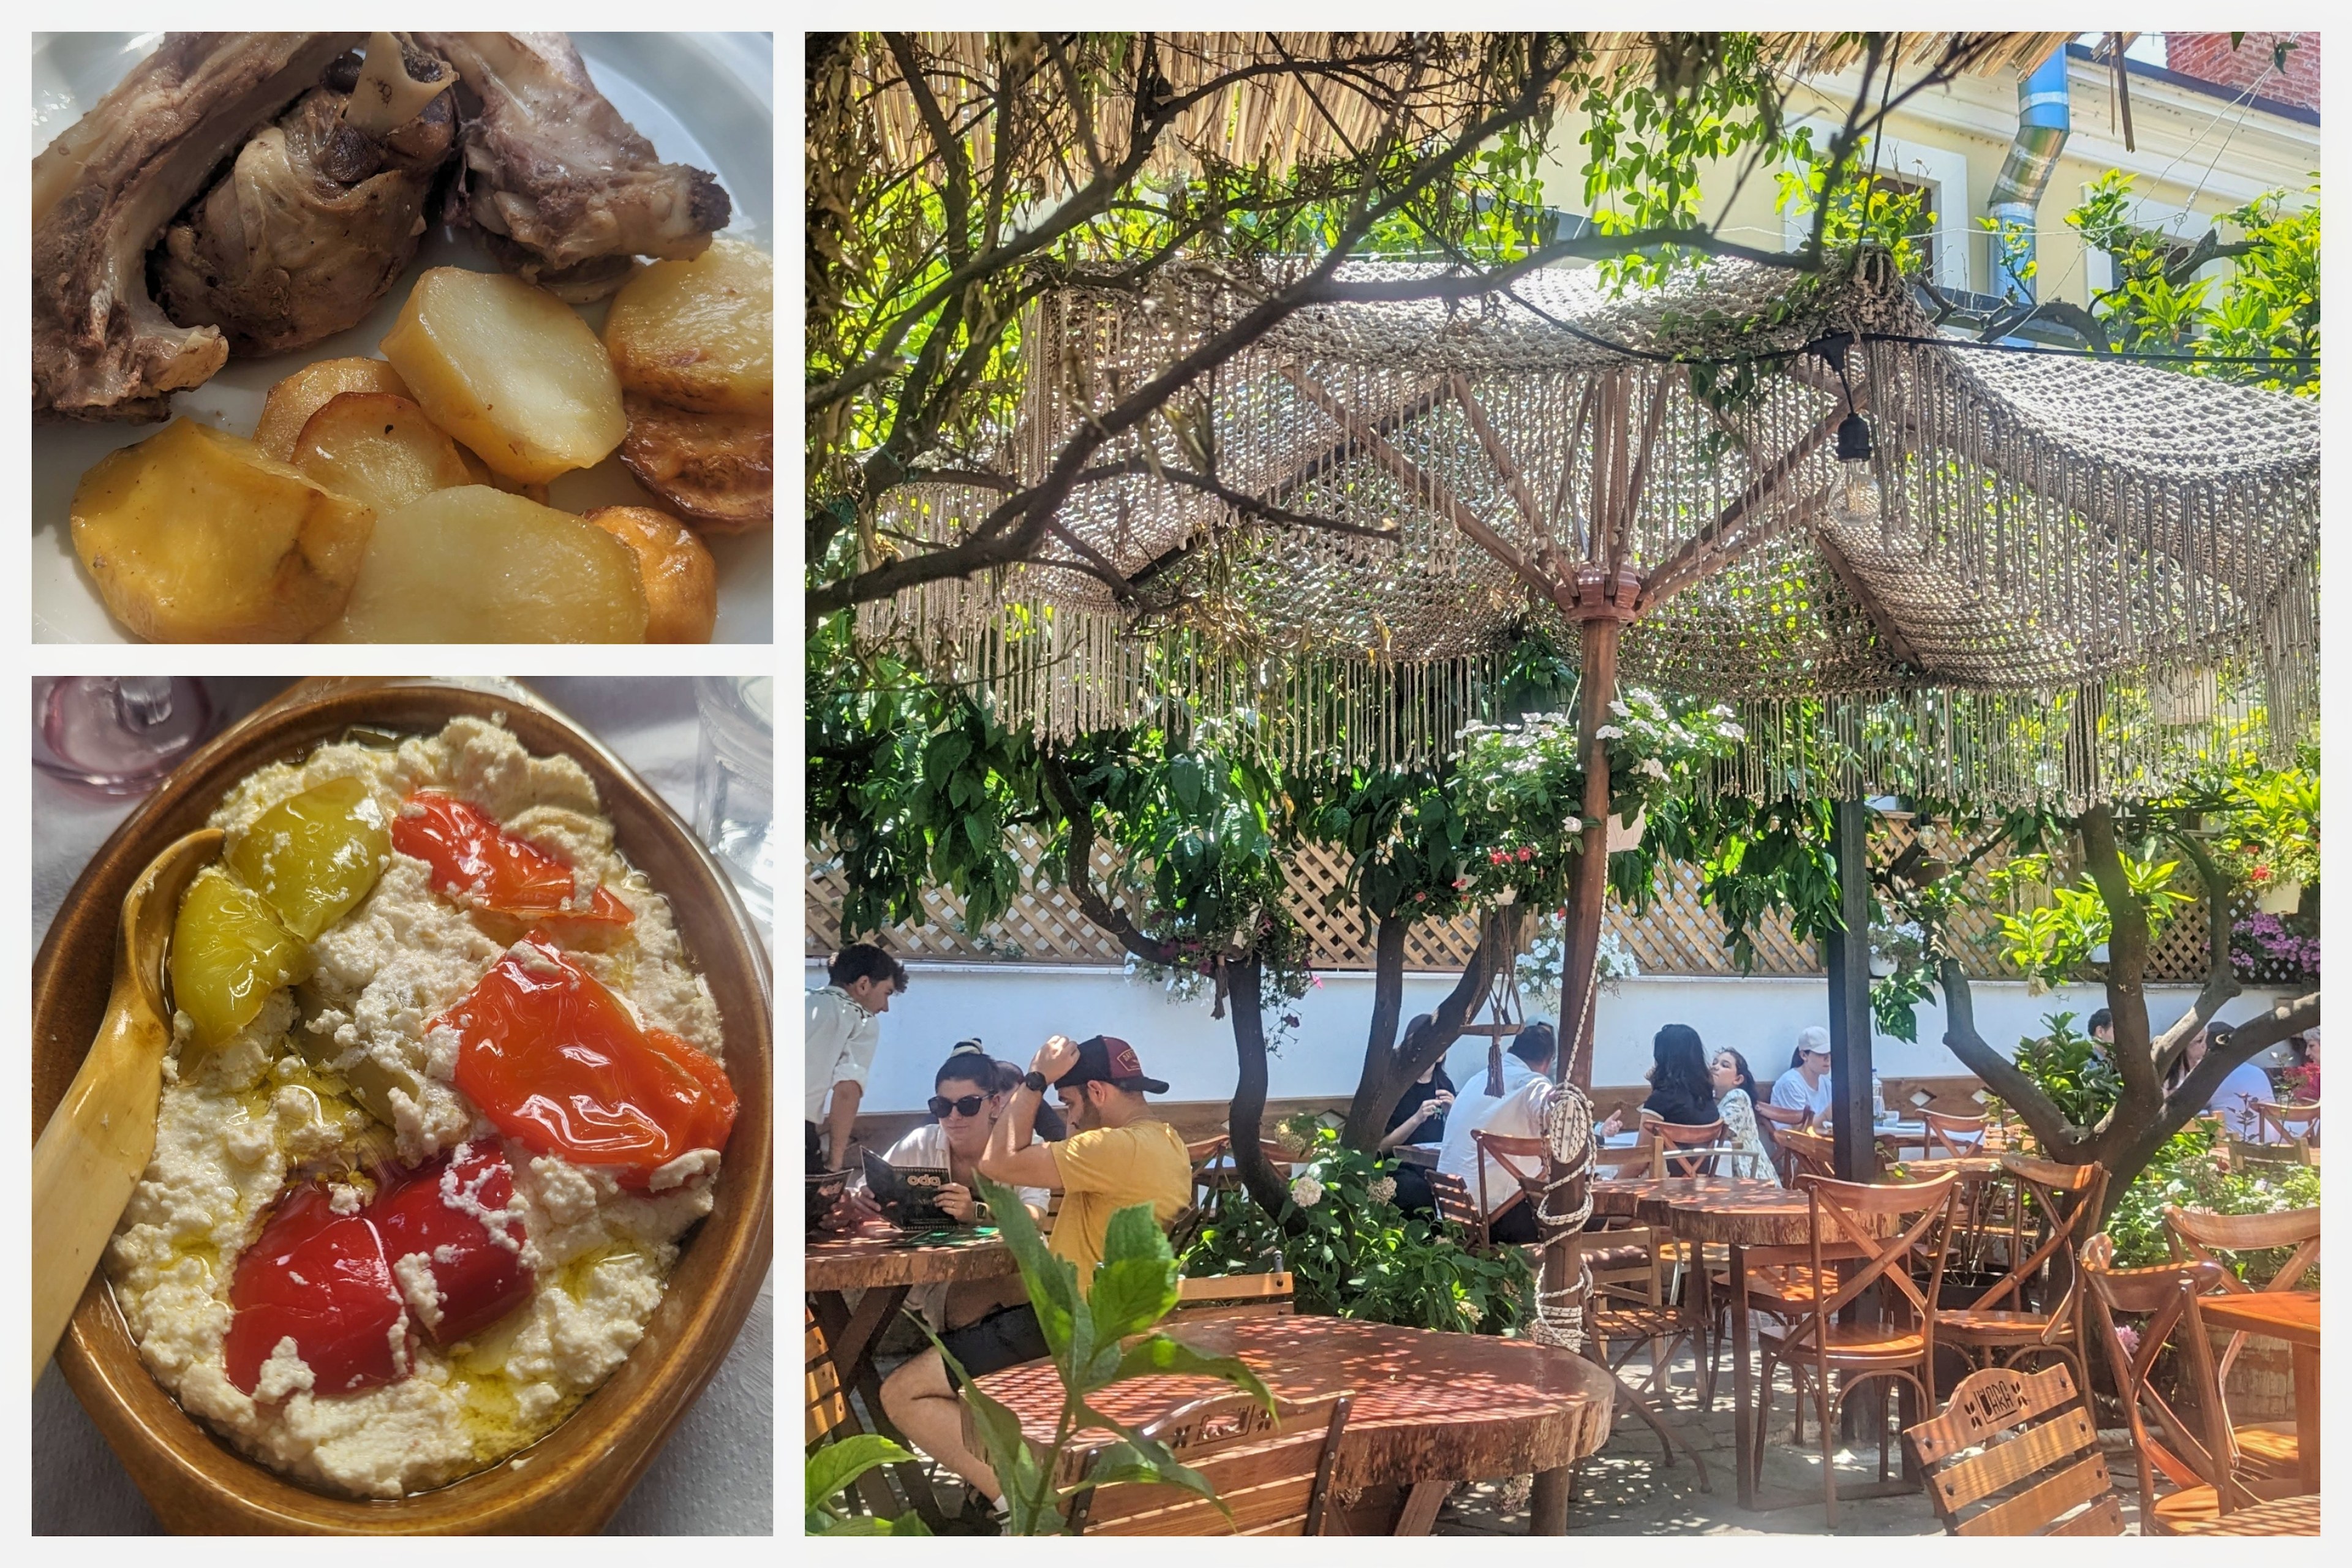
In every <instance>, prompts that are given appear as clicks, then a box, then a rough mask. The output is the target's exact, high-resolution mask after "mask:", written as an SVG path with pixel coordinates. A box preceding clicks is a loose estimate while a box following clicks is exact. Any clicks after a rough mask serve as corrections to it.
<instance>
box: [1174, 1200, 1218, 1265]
mask: <svg viewBox="0 0 2352 1568" xmlns="http://www.w3.org/2000/svg"><path fill="white" fill-rule="evenodd" d="M1199 1195H1200V1194H1197V1193H1195V1194H1193V1196H1194V1197H1196V1198H1197V1197H1198V1196H1199ZM1208 1218H1209V1211H1208V1210H1207V1209H1205V1208H1203V1207H1202V1205H1200V1204H1198V1203H1189V1204H1186V1205H1184V1206H1183V1207H1182V1208H1181V1209H1178V1210H1177V1211H1176V1212H1175V1213H1174V1214H1172V1215H1169V1216H1168V1249H1169V1250H1170V1251H1171V1252H1173V1253H1174V1254H1175V1255H1176V1256H1177V1257H1179V1258H1181V1257H1183V1256H1184V1254H1185V1253H1186V1252H1187V1251H1188V1250H1190V1249H1191V1247H1192V1244H1193V1243H1194V1242H1196V1241H1198V1240H1200V1239H1201V1227H1202V1226H1203V1225H1205V1224H1207V1223H1208Z"/></svg>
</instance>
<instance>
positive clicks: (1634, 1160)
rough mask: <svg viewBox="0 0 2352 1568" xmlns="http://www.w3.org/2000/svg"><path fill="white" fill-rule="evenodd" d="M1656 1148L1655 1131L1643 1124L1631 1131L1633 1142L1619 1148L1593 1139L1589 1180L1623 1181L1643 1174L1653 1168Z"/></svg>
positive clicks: (1655, 1162) (1637, 1177)
mask: <svg viewBox="0 0 2352 1568" xmlns="http://www.w3.org/2000/svg"><path fill="white" fill-rule="evenodd" d="M1657 1149H1658V1138H1657V1134H1656V1133H1655V1132H1654V1131H1652V1130H1651V1129H1650V1128H1649V1127H1647V1126H1644V1127H1643V1128H1642V1129H1641V1130H1640V1131H1637V1132H1635V1133H1634V1135H1633V1142H1631V1143H1630V1144H1628V1145H1626V1146H1625V1147H1624V1148H1622V1149H1610V1148H1605V1147H1603V1146H1602V1145H1601V1142H1600V1141H1599V1140H1598V1139H1595V1140H1594V1141H1593V1145H1592V1177H1593V1180H1595V1181H1600V1182H1611V1181H1625V1180H1629V1179H1639V1178H1641V1177H1643V1176H1647V1175H1649V1174H1651V1173H1652V1172H1653V1171H1654V1169H1655V1168H1656V1164H1657Z"/></svg>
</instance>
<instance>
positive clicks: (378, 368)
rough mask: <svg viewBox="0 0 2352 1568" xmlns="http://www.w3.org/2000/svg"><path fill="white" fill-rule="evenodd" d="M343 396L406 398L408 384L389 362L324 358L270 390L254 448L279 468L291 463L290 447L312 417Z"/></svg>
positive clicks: (291, 453)
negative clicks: (373, 394)
mask: <svg viewBox="0 0 2352 1568" xmlns="http://www.w3.org/2000/svg"><path fill="white" fill-rule="evenodd" d="M346 392H383V393H389V394H390V395H393V396H394V397H406V396H407V395H408V384H407V383H406V382H404V381H403V380H401V379H400V373H399V372H398V371H396V370H394V369H393V368H392V364H391V362H389V361H387V360H380V359H322V360H320V362H319V363H316V364H306V365H304V366H303V367H302V368H301V369H300V370H298V371H296V372H295V373H294V374H292V375H289V376H288V377H287V378H286V379H285V380H283V381H281V382H279V383H278V384H277V385H275V386H273V387H271V388H270V389H269V395H268V397H267V398H266V399H264V400H263V402H262V405H261V423H260V424H258V425H257V426H254V429H253V444H254V445H255V446H257V447H260V448H261V449H262V450H263V451H265V452H267V453H268V454H269V455H270V456H271V457H273V458H277V459H278V461H279V462H281V463H290V462H292V461H293V460H294V443H295V442H296V441H298V440H299V439H300V438H301V436H302V426H305V425H307V424H309V423H310V416H312V415H313V414H316V413H317V412H319V410H320V409H321V408H324V407H325V406H326V405H328V404H329V403H330V402H331V401H332V400H333V399H335V398H337V397H340V396H341V395H343V394H344V393H346Z"/></svg>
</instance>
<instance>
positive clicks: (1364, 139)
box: [866, 32, 2136, 185]
mask: <svg viewBox="0 0 2352 1568" xmlns="http://www.w3.org/2000/svg"><path fill="white" fill-rule="evenodd" d="M2074 36H2075V35H2074V34H2072V33H1897V34H1895V35H1893V36H1892V37H1890V38H1889V39H1888V40H1887V43H1886V45H1885V63H1886V64H1888V65H1892V66H1896V67H1911V68H1928V67H1931V66H1937V65H1943V64H1948V63H1952V62H1958V63H1959V64H1960V65H1961V66H1962V67H1963V68H1964V69H1965V70H1966V71H1968V72H1969V73H1971V74H1978V75H1990V74H1994V73H1996V72H2001V71H2019V72H2021V71H2026V70H2030V69H2032V68H2033V67H2034V66H2036V65H2038V64H2040V63H2041V62H2042V59H2044V58H2047V57H2048V55H2049V53H2050V51H2051V50H2053V49H2055V48H2061V47H2064V46H2065V45H2066V44H2067V43H2068V42H2069V41H2071V40H2072V39H2073V38H2074ZM2134 36H2136V35H2130V34H2126V35H2125V37H2126V40H2128V39H2129V38H2130V37H2134ZM1146 37H1149V39H1150V45H1151V47H1152V49H1153V59H1154V62H1155V63H1156V65H1157V66H1158V68H1159V71H1160V78H1161V79H1163V80H1164V82H1165V87H1166V91H1167V93H1168V94H1170V95H1171V96H1181V95H1184V94H1188V93H1191V92H1192V91H1195V90H1196V89H1199V88H1201V87H1202V86H1204V85H1205V84H1207V83H1210V82H1213V81H1214V80H1216V79H1218V78H1220V77H1223V76H1226V75H1229V74H1232V73H1235V72H1242V73H1253V74H1244V75H1243V76H1242V77H1241V78H1240V79H1236V80H1235V81H1234V82H1233V83H1232V84H1231V85H1230V86H1229V87H1228V88H1226V89H1224V90H1223V91H1220V92H1217V93H1215V94H1213V95H1211V96H1209V97H1207V98H1205V99H1203V100H1202V101H1201V102H1200V103H1199V104H1197V105H1195V106H1193V107H1192V109H1191V110H1188V111H1186V112H1185V113H1184V114H1183V115H1182V116H1181V117H1180V118H1179V119H1178V121H1176V123H1175V124H1174V125H1173V126H1171V128H1170V133H1169V134H1167V135H1165V136H1163V137H1162V138H1161V140H1160V145H1159V146H1158V148H1157V149H1155V151H1154V153H1153V154H1152V157H1151V159H1150V163H1149V164H1148V165H1147V167H1148V168H1149V169H1150V171H1152V172H1154V173H1160V174H1189V173H1192V172H1194V171H1195V170H1196V169H1198V168H1199V167H1200V166H1201V164H1202V162H1203V161H1204V160H1212V159H1213V160H1216V161H1219V162H1223V163H1234V164H1240V165H1248V166H1253V167H1258V168H1263V169H1265V170H1266V171H1267V172H1269V173H1273V174H1280V173H1281V172H1283V171H1285V170H1286V169H1288V168H1289V167H1291V165H1293V164H1294V163H1315V162H1318V161H1321V160H1325V159H1329V158H1334V157H1345V156H1349V155H1352V154H1353V153H1356V152H1358V151H1360V149H1362V148H1365V147H1369V146H1372V145H1375V144H1377V143H1378V142H1379V141H1380V139H1381V134H1382V132H1384V131H1386V130H1387V129H1389V121H1390V115H1391V110H1392V109H1393V108H1394V107H1395V106H1396V104H1397V102H1398V101H1399V100H1400V99H1402V100H1403V102H1404V104H1405V107H1406V109H1407V110H1408V112H1409V113H1410V115H1411V120H1410V121H1408V122H1407V124H1406V125H1405V126H1404V128H1403V129H1404V130H1405V131H1406V132H1407V133H1408V134H1407V139H1408V140H1412V139H1414V136H1415V134H1416V133H1430V134H1434V133H1437V132H1442V131H1443V130H1444V128H1446V127H1447V126H1450V125H1454V124H1457V123H1459V122H1460V121H1461V120H1462V118H1463V117H1464V115H1465V113H1467V112H1468V111H1469V110H1470V109H1471V108H1472V107H1473V106H1475V104H1476V103H1478V102H1479V101H1481V100H1482V98H1483V96H1484V92H1485V90H1486V88H1485V86H1484V84H1482V82H1481V80H1480V75H1479V72H1478V71H1477V69H1476V62H1477V61H1478V59H1479V58H1480V57H1481V56H1482V55H1483V54H1484V52H1485V51H1486V47H1487V45H1488V43H1489V41H1490V40H1491V39H1492V38H1493V37H1494V35H1489V34H1476V33H1454V34H1406V33H1374V32H1362V33H1338V34H1334V33H1184V32H1172V33H1160V34H1152V35H1126V36H1123V37H1111V38H1109V39H1106V40H1097V41H1098V42H1102V43H1105V44H1107V45H1108V47H1111V48H1113V49H1115V50H1119V51H1127V50H1133V51H1140V50H1141V48H1142V47H1144V40H1145V38H1146ZM1660 41H1661V40H1660V37H1659V36H1658V35H1653V34H1649V33H1594V34H1591V35H1590V36H1589V38H1588V43H1589V46H1590V47H1591V50H1592V52H1593V57H1594V60H1593V64H1594V66H1595V67H1596V68H1599V69H1601V70H1608V69H1612V68H1615V67H1618V66H1622V65H1632V66H1642V65H1646V64H1648V63H1649V62H1650V61H1652V60H1653V59H1654V58H1656V56H1657V51H1658V46H1659V43H1660ZM913 42H914V44H915V45H916V46H917V48H918V50H919V58H921V59H922V61H923V68H922V69H921V71H920V73H919V74H920V75H921V77H922V79H923V81H924V83H925V85H926V86H927V87H928V88H929V92H930V95H931V98H932V100H934V102H935V103H936V104H937V106H938V108H939V110H940V120H941V121H942V122H943V123H944V124H946V125H948V126H950V127H952V128H953V129H954V131H955V132H956V133H957V135H958V136H959V138H960V139H961V140H964V141H966V142H968V143H969V146H968V152H969V155H970V156H971V159H972V161H973V163H975V164H977V165H980V166H982V167H985V166H986V165H987V164H988V163H989V162H990V161H991V159H992V156H993V154H992V145H993V138H994V134H995V125H994V121H993V119H992V116H991V115H990V114H989V113H987V112H985V110H986V107H987V89H988V84H990V83H992V82H994V81H996V80H997V79H998V78H999V77H1000V75H1001V74H1002V73H1003V70H1004V68H1005V67H1006V66H1008V65H1012V66H1013V67H1014V68H1018V69H1022V70H1027V69H1030V68H1035V69H1038V70H1040V71H1041V72H1043V73H1045V79H1046V80H1048V81H1052V82H1055V83H1057V84H1058V83H1060V82H1062V81H1063V80H1064V79H1063V78H1062V77H1061V76H1060V75H1059V74H1058V70H1057V66H1056V63H1055V62H1053V61H1051V60H1049V59H1048V58H1047V52H1046V49H1045V45H1044V43H1043V42H1042V41H1041V40H1040V39H1039V38H1038V37H1037V36H1035V35H1029V34H995V35H992V34H987V33H919V34H916V35H914V38H913ZM1760 47H1761V51H1762V54H1763V58H1765V59H1767V60H1769V61H1772V62H1774V63H1776V64H1778V65H1780V66H1781V67H1783V68H1786V69H1787V70H1789V71H1790V72H1792V73H1796V74H1807V73H1812V72H1826V71H1837V70H1842V69H1844V68H1846V67H1848V66H1851V65H1853V64H1854V63H1856V62H1857V61H1859V60H1861V59H1862V58H1864V56H1865V54H1866V53H1867V50H1868V45H1867V43H1866V41H1865V40H1864V37H1862V36H1861V35H1860V34H1855V33H1801V32H1790V33H1766V34H1764V35H1762V37H1761V39H1760ZM1075 52H1076V51H1075V50H1074V49H1069V48H1066V49H1065V51H1064V53H1065V58H1067V57H1068V56H1069V55H1070V54H1073V53H1075ZM866 58H867V59H868V61H869V62H870V63H869V64H868V65H867V66H866V73H867V75H868V76H869V79H871V80H872V82H873V88H874V91H875V95H876V96H875V109H876V112H877V121H878V123H879V128H880V131H881V134H882V144H883V150H884V153H885V154H886V156H887V158H888V159H889V160H890V162H891V163H893V164H894V165H896V164H898V163H905V162H922V161H926V160H929V159H930V158H932V157H935V156H936V155H937V149H936V147H935V144H934V142H933V139H932V135H931V131H930V129H929V127H928V126H927V125H926V123H925V111H924V110H923V108H922V107H921V106H920V105H919V104H918V103H917V101H916V99H915V95H914V94H913V93H912V92H910V91H909V90H908V86H907V83H906V80H905V79H904V78H903V77H902V76H901V75H900V74H899V62H898V60H897V59H895V58H892V57H891V55H890V54H889V53H888V52H887V51H884V50H880V49H877V50H875V51H872V52H870V53H869V55H868V56H867V57H866ZM1121 58H1124V56H1122V57H1121ZM1302 62H1303V65H1302ZM1579 93H1580V89H1579V88H1578V86H1577V85H1576V84H1575V83H1574V82H1573V81H1572V80H1570V81H1565V82H1563V84H1562V85H1561V87H1560V89H1559V100H1560V102H1561V103H1562V104H1563V105H1567V104H1569V103H1570V102H1571V101H1572V100H1574V98H1575V97H1577V96H1578V95H1579ZM1085 108H1086V110H1087V114H1086V123H1085V130H1084V132H1083V133H1081V132H1079V129H1078V127H1076V125H1074V126H1072V128H1071V130H1072V134H1071V135H1070V137H1069V138H1068V139H1067V141H1066V142H1064V143H1061V145H1064V146H1066V147H1068V148H1071V149H1076V148H1078V147H1083V146H1086V145H1087V144H1088V143H1087V140H1086V138H1087V136H1091V139H1092V141H1091V145H1092V147H1093V149H1094V151H1095V152H1096V153H1098V154H1099V155H1100V157H1101V159H1102V161H1103V162H1104V163H1108V164H1117V163H1120V162H1121V161H1123V160H1124V159H1125V157H1126V155H1127V151H1128V139H1129V135H1130V133H1131V132H1132V130H1133V126H1134V118H1135V115H1134V110H1135V105H1134V103H1133V101H1132V98H1131V95H1130V94H1129V92H1128V91H1127V90H1125V89H1124V88H1123V87H1113V88H1110V89H1108V90H1104V91H1102V92H1100V93H1099V94H1098V95H1095V96H1092V97H1089V98H1088V99H1087V101H1086V104H1085ZM1041 145H1042V143H1041ZM1085 168H1086V165H1084V164H1082V163H1080V162H1079V161H1078V159H1077V158H1076V153H1075V152H1073V153H1071V155H1070V156H1069V157H1068V158H1067V159H1066V160H1054V159H1044V158H1041V159H1040V160H1039V163H1038V166H1037V167H1036V168H1035V169H1034V170H1033V171H1031V172H1032V173H1033V174H1035V175H1036V176H1037V177H1038V178H1039V179H1041V180H1043V181H1045V182H1046V183H1047V184H1048V185H1051V184H1055V183H1057V182H1060V181H1063V180H1067V179H1078V178H1082V177H1083V174H1084V172H1085Z"/></svg>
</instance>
